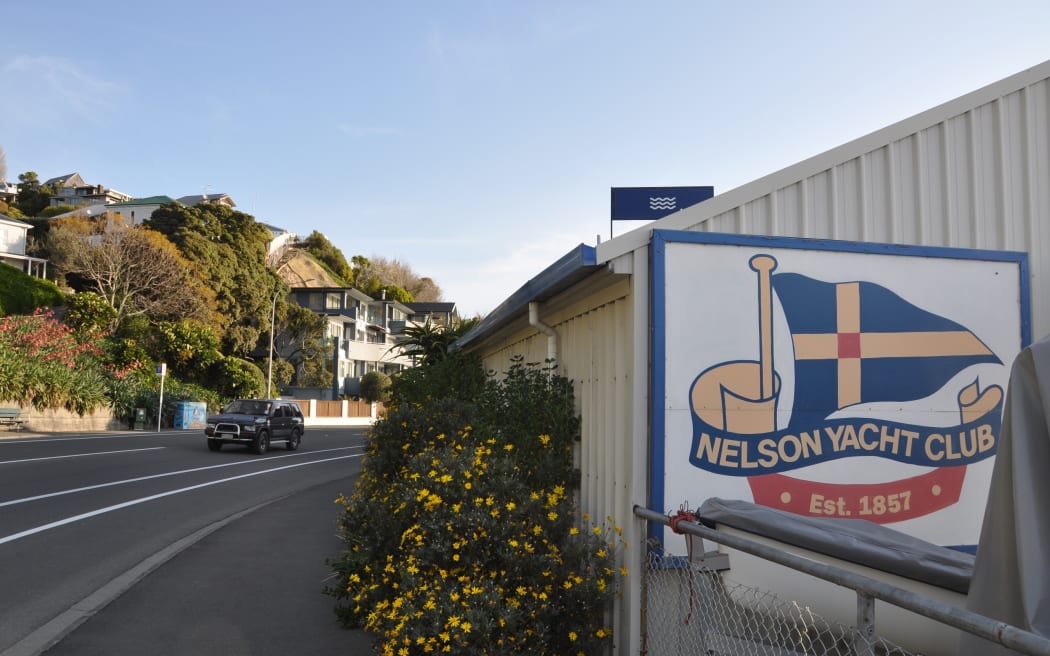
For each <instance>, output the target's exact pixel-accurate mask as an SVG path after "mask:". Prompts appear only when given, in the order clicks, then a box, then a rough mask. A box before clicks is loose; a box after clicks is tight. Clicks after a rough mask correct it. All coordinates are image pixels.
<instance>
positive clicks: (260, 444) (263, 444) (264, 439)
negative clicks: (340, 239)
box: [252, 431, 270, 455]
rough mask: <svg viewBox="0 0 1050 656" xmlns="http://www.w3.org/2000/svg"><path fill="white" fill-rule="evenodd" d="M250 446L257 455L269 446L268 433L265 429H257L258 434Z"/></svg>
mask: <svg viewBox="0 0 1050 656" xmlns="http://www.w3.org/2000/svg"><path fill="white" fill-rule="evenodd" d="M252 447H253V448H254V449H255V452H256V453H258V454H259V455H262V454H264V453H266V450H267V449H269V448H270V434H269V433H267V432H266V431H259V434H258V435H256V436H255V442H254V443H253V444H252Z"/></svg>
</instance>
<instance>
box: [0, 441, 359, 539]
mask: <svg viewBox="0 0 1050 656" xmlns="http://www.w3.org/2000/svg"><path fill="white" fill-rule="evenodd" d="M361 455H362V454H353V455H348V456H336V457H334V458H326V459H324V460H311V461H310V462H299V463H296V464H294V465H285V466H284V467H275V468H273V469H265V470H263V471H257V472H249V473H247V474H241V475H239V476H231V477H229V478H222V479H219V480H217V481H208V482H207V483H199V484H197V485H191V486H189V487H183V488H179V489H177V490H169V491H167V492H161V493H160V494H153V495H150V496H148V497H140V498H138V499H132V500H131V501H125V502H124V503H118V504H116V505H112V506H106V507H105V508H99V509H98V510H92V511H91V512H86V513H82V514H80V515H74V516H72V517H66V518H65V519H60V520H58V521H56V522H51V523H50V524H44V525H42V526H37V527H35V528H31V529H27V530H25V531H20V532H18V533H12V534H11V535H7V536H4V537H0V544H7V543H8V542H14V541H15V540H20V539H22V538H24V537H29V536H30V535H35V534H37V533H43V532H44V531H49V530H51V529H53V528H58V527H60V526H65V525H67V524H73V523H75V522H79V521H82V520H85V519H90V518H92V517H97V516H99V515H104V514H106V513H109V512H113V511H114V510H121V509H123V508H129V507H131V506H137V505H138V504H140V503H146V502H147V501H155V500H157V499H163V498H164V497H170V496H172V495H175V494H182V493H183V492H191V491H193V490H199V489H201V488H204V487H210V486H212V485H218V484H220V483H228V482H230V481H236V480H238V479H241V478H250V477H252V476H259V475H262V474H270V473H272V472H276V471H281V470H284V469H294V468H296V467H305V466H307V465H318V464H321V463H323V462H332V461H334V460H345V459H347V458H360V457H361Z"/></svg>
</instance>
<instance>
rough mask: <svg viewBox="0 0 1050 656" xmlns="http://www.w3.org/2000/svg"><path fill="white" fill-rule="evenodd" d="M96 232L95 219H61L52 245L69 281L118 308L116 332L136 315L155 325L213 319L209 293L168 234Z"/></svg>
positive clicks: (135, 230)
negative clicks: (167, 237)
mask: <svg viewBox="0 0 1050 656" xmlns="http://www.w3.org/2000/svg"><path fill="white" fill-rule="evenodd" d="M94 231H95V227H94V226H93V225H92V224H91V222H89V221H86V220H83V219H70V220H61V221H60V223H59V224H58V225H55V226H53V227H52V228H51V231H50V234H49V243H48V246H49V249H50V252H51V262H52V265H53V266H54V267H55V269H56V270H57V271H58V272H59V273H60V274H62V275H65V276H66V277H67V281H69V282H70V283H71V284H73V285H74V287H75V288H79V290H78V291H92V292H95V293H96V294H98V295H99V296H101V297H102V298H104V299H105V300H106V302H107V303H108V304H109V305H110V307H112V308H113V309H114V311H115V317H114V320H113V323H112V325H111V326H110V327H109V328H110V331H111V332H112V331H113V330H115V329H116V327H117V326H119V325H120V324H121V323H122V322H123V321H125V320H126V319H127V318H129V317H133V316H136V315H145V316H146V317H148V318H150V319H151V320H154V321H158V320H164V319H170V320H179V319H198V320H207V319H209V318H210V317H209V312H208V300H210V294H209V292H208V290H207V289H206V288H204V287H203V286H201V285H200V284H199V283H197V282H196V281H195V280H194V278H193V275H192V273H191V270H190V267H189V265H188V263H187V262H186V261H185V260H184V259H183V258H182V257H181V256H180V255H179V252H178V250H177V249H176V248H175V246H174V245H173V244H172V243H171V242H169V241H168V240H167V239H166V238H165V237H164V236H163V235H161V234H160V233H157V232H154V231H150V230H144V229H141V228H126V227H123V228H121V227H118V228H115V229H111V230H108V231H106V232H103V233H101V234H92V233H93V232H94Z"/></svg>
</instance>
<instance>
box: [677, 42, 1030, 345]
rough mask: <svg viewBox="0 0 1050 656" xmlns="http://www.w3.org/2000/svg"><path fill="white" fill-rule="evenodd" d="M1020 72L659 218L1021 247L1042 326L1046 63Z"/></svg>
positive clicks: (718, 226)
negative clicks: (722, 200)
mask: <svg viewBox="0 0 1050 656" xmlns="http://www.w3.org/2000/svg"><path fill="white" fill-rule="evenodd" d="M1033 72H1035V73H1036V75H1033ZM1022 75H1027V76H1028V77H1039V76H1042V77H1041V79H1036V80H1034V81H1032V82H1030V83H1028V84H1025V85H1024V86H1022V87H1020V88H1011V87H1016V85H1011V84H1004V83H999V84H997V85H992V86H991V87H988V88H986V90H982V91H983V92H986V93H983V94H982V95H984V96H989V95H994V94H990V93H987V91H994V90H995V87H1003V86H1005V87H1007V88H1009V89H1010V90H1008V91H1004V92H1003V93H1002V94H1001V95H998V96H996V97H993V98H991V99H989V100H986V101H984V102H980V103H979V104H976V105H974V106H969V107H968V106H966V104H967V102H969V101H972V100H974V98H973V97H972V96H973V95H974V94H971V96H966V97H963V98H961V99H959V100H958V101H954V102H952V103H947V104H946V105H943V106H941V107H940V108H937V109H934V110H931V111H930V112H927V113H924V114H921V115H919V116H917V117H914V118H913V119H909V120H907V121H903V122H901V123H899V124H897V125H895V126H891V127H890V128H886V129H885V130H882V131H879V132H876V133H874V134H872V135H869V136H868V137H865V138H863V139H859V140H857V141H855V142H852V143H850V144H847V145H845V146H842V147H840V148H837V149H835V150H832V151H829V152H827V153H825V154H823V155H820V156H817V157H815V158H813V159H810V160H806V161H805V162H802V163H800V164H798V165H796V166H793V167H790V168H788V169H785V170H784V171H781V172H779V173H776V174H773V175H771V176H769V177H767V178H763V179H761V180H758V181H756V182H755V183H752V184H749V185H745V186H744V187H741V188H740V189H737V190H734V191H733V192H730V194H727V195H733V196H735V197H738V202H737V203H734V204H733V205H732V206H728V207H726V208H725V209H724V210H721V211H718V212H717V213H714V214H712V213H711V212H710V208H704V207H703V204H701V205H697V206H695V207H694V208H691V209H687V210H684V211H682V212H680V213H679V214H677V215H675V216H673V217H670V218H669V219H667V220H665V221H666V222H667V223H669V224H671V225H665V222H660V227H674V228H677V229H684V230H698V231H709V232H727V233H739V234H752V235H771V236H787V237H811V238H821V239H843V240H851V241H863V242H885V243H894V244H911V245H919V246H951V247H961V248H980V249H991V250H1017V251H1027V252H1028V253H1029V255H1030V264H1031V275H1032V283H1033V284H1032V328H1033V330H1032V334H1033V337H1034V338H1039V337H1041V336H1043V335H1045V334H1047V333H1050V303H1048V301H1047V298H1046V296H1047V293H1048V292H1050V80H1048V79H1047V76H1050V62H1048V63H1046V64H1043V65H1041V66H1039V67H1036V68H1035V69H1031V71H1027V72H1026V73H1025V74H1022ZM1016 77H1017V76H1015V78H1016ZM1015 78H1010V79H1009V80H1007V81H1004V82H1010V81H1013V80H1014V79H1015ZM981 93H982V92H975V94H981ZM909 128H911V130H910V131H907V130H908V129H909ZM895 133H896V134H895ZM902 133H903V134H902ZM898 135H899V136H898ZM749 192H750V193H749ZM716 199H717V197H716ZM716 199H712V201H714V200H716ZM712 201H708V202H709V203H712ZM705 210H708V211H705ZM675 224H676V225H675Z"/></svg>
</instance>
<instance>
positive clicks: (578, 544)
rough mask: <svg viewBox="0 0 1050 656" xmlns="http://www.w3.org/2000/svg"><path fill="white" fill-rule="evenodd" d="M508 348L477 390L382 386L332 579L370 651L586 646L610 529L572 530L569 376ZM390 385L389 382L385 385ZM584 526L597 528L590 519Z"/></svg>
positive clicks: (527, 650) (605, 570) (609, 559)
mask: <svg viewBox="0 0 1050 656" xmlns="http://www.w3.org/2000/svg"><path fill="white" fill-rule="evenodd" d="M549 373H550V372H548V371H546V370H542V369H538V368H534V367H527V366H524V365H521V364H520V363H517V364H516V365H515V367H514V368H512V370H511V371H510V372H508V374H507V375H506V376H505V377H504V378H502V379H500V380H498V381H497V380H491V381H489V383H488V384H487V385H486V387H485V390H484V392H483V393H481V394H479V395H478V398H477V399H475V400H474V402H470V401H467V400H464V399H462V398H461V399H455V400H453V399H430V400H429V401H428V402H426V403H409V404H405V403H399V402H398V399H397V398H396V395H395V399H394V401H393V404H392V406H391V409H390V412H389V413H388V415H387V417H386V418H385V419H383V420H381V421H379V422H377V423H376V425H375V427H374V429H373V433H372V440H371V444H370V447H369V457H368V460H367V461H366V465H365V469H364V471H363V473H362V475H361V478H360V480H359V482H358V485H357V487H356V489H355V491H354V493H353V495H352V496H351V497H350V498H341V499H339V500H338V501H339V503H341V504H342V516H341V535H342V539H343V541H344V547H345V548H344V551H343V553H342V554H341V555H340V556H339V557H338V558H337V559H334V560H332V561H330V565H331V566H332V568H333V570H334V572H335V580H336V581H337V583H335V584H333V585H332V586H330V587H329V588H328V589H327V591H328V592H329V594H332V595H333V596H334V597H335V598H336V599H337V606H336V612H337V614H338V615H339V617H340V619H341V621H342V622H343V623H344V624H346V625H348V626H360V627H364V628H365V629H367V630H369V631H372V632H374V633H375V635H376V636H377V645H376V646H377V651H378V653H381V654H389V655H391V656H402V655H404V656H410V655H415V654H442V653H450V654H477V655H481V654H559V655H561V654H597V653H600V652H601V651H602V650H603V649H604V648H605V647H606V646H607V645H608V644H609V641H610V639H611V632H610V629H609V627H608V626H607V621H606V616H607V612H608V610H609V609H610V607H611V602H612V599H613V595H614V594H615V591H616V588H617V580H618V577H620V576H622V575H623V574H624V573H623V572H621V571H619V570H618V569H616V566H615V565H614V561H615V551H616V550H617V549H619V548H622V543H620V542H619V541H618V540H617V538H616V529H604V528H602V527H598V526H593V527H592V526H590V525H589V524H588V525H587V526H586V527H585V528H584V530H580V528H579V527H578V526H577V524H578V523H579V522H581V521H582V522H588V521H589V520H588V518H580V517H578V514H577V511H576V508H575V506H574V503H573V499H572V494H571V490H572V488H573V486H574V485H575V483H576V481H575V480H574V474H573V470H572V460H571V458H572V442H573V441H574V440H575V439H577V436H578V430H579V421H578V419H577V418H576V417H575V414H574V412H573V402H572V388H571V384H570V383H569V381H567V380H565V379H564V378H559V377H557V376H550V375H548V374H549ZM395 389H396V387H395ZM594 529H597V531H595V530H594Z"/></svg>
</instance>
